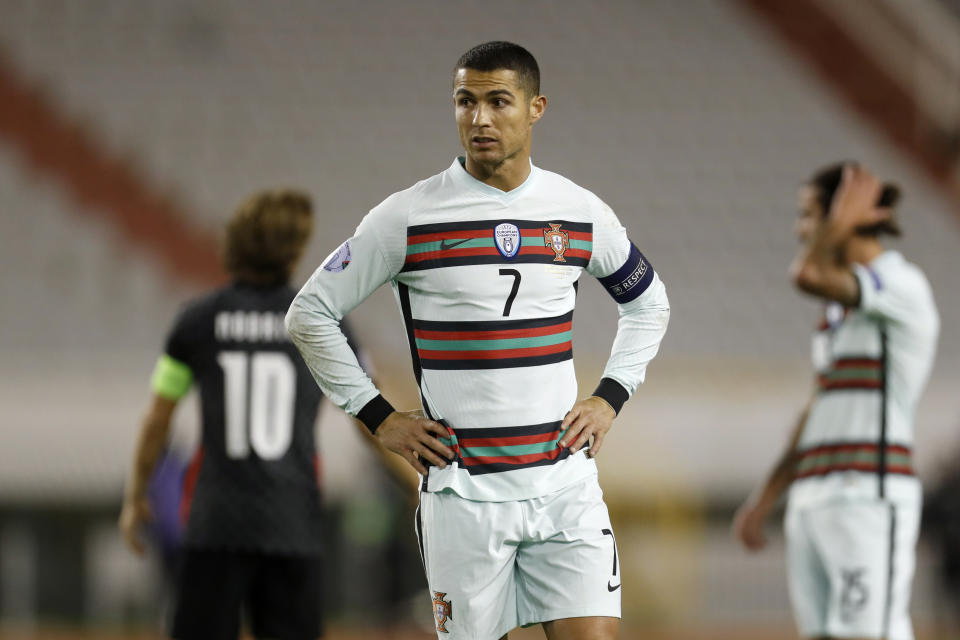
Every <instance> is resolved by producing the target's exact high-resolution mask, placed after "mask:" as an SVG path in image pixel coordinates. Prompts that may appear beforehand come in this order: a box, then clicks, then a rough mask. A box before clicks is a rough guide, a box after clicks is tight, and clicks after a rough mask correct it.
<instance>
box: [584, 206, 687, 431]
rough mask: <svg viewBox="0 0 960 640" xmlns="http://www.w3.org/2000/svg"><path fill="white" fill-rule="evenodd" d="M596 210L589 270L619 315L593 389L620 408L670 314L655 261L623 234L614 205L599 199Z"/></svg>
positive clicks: (640, 377)
mask: <svg viewBox="0 0 960 640" xmlns="http://www.w3.org/2000/svg"><path fill="white" fill-rule="evenodd" d="M595 215H596V218H595V219H596V221H595V223H594V252H593V255H592V256H591V260H590V263H589V265H588V266H587V271H588V272H589V273H591V274H592V275H593V276H595V277H596V278H597V279H598V280H599V281H600V283H601V284H602V285H603V286H604V288H605V289H606V290H607V292H608V293H609V294H610V296H611V297H612V298H613V299H614V300H615V301H616V302H617V305H618V307H619V312H620V319H619V321H618V323H617V335H616V338H615V339H614V341H613V348H612V349H611V352H610V358H609V359H608V360H607V366H606V368H605V369H604V372H603V377H602V379H601V381H600V384H599V385H598V387H597V389H596V391H594V395H597V396H600V397H601V398H603V399H604V400H606V401H607V402H609V403H610V405H611V406H612V407H613V408H614V410H615V411H617V412H618V413H619V411H620V408H621V407H622V406H623V403H624V402H626V401H627V399H629V398H630V396H632V395H633V393H634V392H635V391H636V390H637V387H639V386H640V384H641V383H643V381H644V378H645V376H646V370H647V365H648V364H649V363H650V361H651V360H653V358H654V356H656V355H657V351H658V350H659V348H660V341H661V340H662V339H663V336H664V334H665V333H666V331H667V324H668V322H669V320H670V302H669V300H668V299H667V292H666V288H665V287H664V285H663V282H661V280H660V278H659V276H658V275H657V274H656V272H655V271H654V269H653V266H652V265H651V264H650V262H649V261H648V260H647V259H646V257H645V256H644V255H643V254H642V253H640V250H639V249H637V247H636V246H635V245H634V244H633V243H632V242H630V240H629V239H628V238H627V235H626V230H625V229H624V228H623V227H622V226H621V225H620V223H619V221H618V220H617V218H616V216H615V215H614V213H613V211H611V210H610V209H609V207H607V206H606V205H605V204H603V203H602V202H600V201H599V200H598V201H597V208H596V214H595Z"/></svg>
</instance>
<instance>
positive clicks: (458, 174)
mask: <svg viewBox="0 0 960 640" xmlns="http://www.w3.org/2000/svg"><path fill="white" fill-rule="evenodd" d="M465 162H466V158H465V157H464V156H458V157H457V158H455V159H454V161H453V164H451V165H450V168H449V169H448V171H449V172H450V175H451V176H452V177H453V179H454V180H455V181H456V182H457V183H458V184H461V185H463V186H465V187H467V188H470V189H473V190H474V191H477V192H479V193H482V194H484V195H487V196H490V197H493V198H496V199H497V200H500V201H501V202H503V203H509V202H513V201H514V200H516V199H517V198H519V197H520V196H521V195H523V194H524V193H525V192H526V191H527V190H528V189H530V185H531V184H533V183H534V182H535V181H536V179H537V176H538V174H539V173H540V169H538V168H537V167H536V166H534V164H533V159H531V160H530V174H529V175H528V176H527V179H526V180H524V181H523V183H522V184H521V185H520V186H518V187H517V188H516V189H512V190H510V191H501V190H500V189H497V188H496V187H491V186H490V185H489V184H487V183H486V182H481V181H480V180H477V179H476V178H474V177H473V176H472V175H470V173H469V172H468V171H467V169H466V167H465V166H464V163H465Z"/></svg>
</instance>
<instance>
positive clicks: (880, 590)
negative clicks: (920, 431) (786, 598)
mask: <svg viewBox="0 0 960 640" xmlns="http://www.w3.org/2000/svg"><path fill="white" fill-rule="evenodd" d="M919 529H920V505H919V504H918V505H909V506H905V505H893V504H892V503H889V502H884V501H880V500H874V501H864V502H838V503H831V504H827V505H823V506H817V507H803V508H790V507H788V508H787V515H786V522H785V533H786V540H787V572H788V574H789V586H790V599H791V601H792V603H793V611H794V616H795V617H796V622H797V628H798V630H799V632H800V635H801V636H804V637H820V636H829V637H833V638H849V637H855V638H886V639H888V640H913V628H912V626H911V624H910V615H909V612H908V608H909V604H910V582H911V581H912V579H913V570H914V564H915V557H914V552H915V548H916V544H917V534H918V533H919Z"/></svg>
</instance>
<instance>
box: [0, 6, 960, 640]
mask: <svg viewBox="0 0 960 640" xmlns="http://www.w3.org/2000/svg"><path fill="white" fill-rule="evenodd" d="M493 39H507V40H512V41H515V42H518V43H520V44H522V45H524V46H525V47H527V48H528V49H529V50H530V51H531V52H532V53H533V54H534V55H535V56H536V57H537V59H538V61H539V63H540V66H541V72H542V90H543V92H544V93H545V94H546V95H547V97H548V99H549V104H548V108H547V113H546V116H545V118H544V119H543V120H542V122H541V123H540V124H538V125H537V127H536V129H535V132H534V154H533V158H534V162H535V163H536V164H537V165H539V166H541V167H543V168H546V169H550V170H552V171H556V172H558V173H561V174H562V175H564V176H566V177H568V178H570V179H572V180H574V181H575V182H577V183H579V184H580V185H582V186H584V187H586V188H588V189H590V190H592V191H594V192H595V193H597V194H598V195H599V196H600V197H601V198H603V199H604V200H605V201H606V202H607V203H608V204H609V205H610V206H611V207H612V208H613V209H614V210H615V211H616V212H617V213H618V215H619V217H620V219H621V221H622V222H623V223H624V224H625V225H626V227H627V228H628V229H629V231H630V233H631V236H632V238H633V239H634V241H635V242H636V243H637V245H638V246H639V247H640V248H641V249H642V250H643V251H644V253H645V254H646V255H647V256H648V257H649V258H650V260H651V262H652V263H653V264H654V266H655V267H656V268H657V271H658V272H659V273H660V275H661V277H662V278H663V280H664V281H665V282H666V285H667V288H668V292H669V295H670V300H671V303H672V308H673V314H672V319H671V325H670V329H669V331H668V334H667V337H666V339H665V341H664V343H663V345H662V349H661V354H660V356H659V357H658V359H657V360H656V361H655V362H654V363H653V364H652V365H651V367H650V370H649V372H648V378H647V383H646V384H645V385H644V386H643V387H642V388H641V390H640V391H639V393H638V394H637V396H635V398H634V399H633V400H632V401H631V402H630V403H628V404H627V405H626V407H625V409H624V411H623V412H622V413H621V416H620V418H619V419H618V420H617V423H616V428H615V429H614V430H613V431H612V432H611V434H610V436H609V438H608V440H607V444H606V446H605V448H604V450H603V452H602V453H601V455H600V458H599V461H598V462H599V466H600V474H601V476H600V480H601V485H602V486H603V487H604V490H605V492H606V497H607V499H608V502H609V504H610V507H611V511H612V514H613V521H614V524H615V526H616V528H617V535H618V541H619V545H620V548H621V549H620V550H621V556H622V562H623V564H624V567H625V569H624V589H623V593H624V623H623V633H622V637H625V638H633V637H645V638H651V637H661V636H662V637H671V638H723V637H731V638H733V637H736V638H752V637H756V638H760V637H763V638H779V637H783V638H790V637H793V634H794V632H793V624H792V620H791V616H790V610H789V604H788V601H787V591H786V582H785V570H784V559H783V553H782V537H781V535H780V524H779V522H774V523H772V526H771V536H772V543H771V547H770V548H769V549H768V550H767V551H765V552H764V553H762V554H760V555H755V556H750V555H748V554H746V553H745V552H743V551H742V550H741V549H740V548H739V547H738V546H736V545H735V544H734V543H733V541H732V540H731V538H730V535H729V522H730V518H731V515H732V513H733V510H734V509H735V507H736V506H737V505H738V504H739V502H740V501H742V500H743V499H744V497H745V496H746V495H747V493H748V492H749V491H750V489H751V488H752V487H753V485H754V484H755V483H757V482H759V481H760V479H761V478H762V476H763V474H765V473H766V471H767V470H768V469H769V467H770V466H771V464H772V462H773V460H774V458H775V456H776V455H778V453H779V452H780V448H781V447H782V445H783V443H784V441H785V438H786V437H787V431H788V429H789V427H790V425H791V423H792V422H793V421H794V420H795V418H796V415H797V413H798V411H799V409H800V407H801V405H802V404H803V403H804V401H805V400H806V398H807V397H808V396H809V394H810V392H811V389H812V373H811V369H810V365H809V362H808V355H809V335H810V332H811V330H812V329H813V327H814V325H815V323H816V321H817V318H818V313H819V310H818V306H817V304H816V303H814V302H812V301H810V300H808V299H804V298H801V297H800V296H799V295H798V294H797V293H795V292H794V291H793V290H792V288H791V286H790V284H789V282H788V278H787V266H788V264H789V262H790V260H791V258H792V255H793V252H794V250H795V241H794V239H793V236H792V233H791V229H792V224H793V220H794V217H795V215H796V203H795V197H796V190H797V187H798V186H799V185H800V184H801V183H802V182H803V181H804V180H805V179H806V178H807V177H808V176H809V175H810V174H811V173H812V172H813V170H814V169H816V168H818V167H820V166H821V165H824V164H827V163H830V162H834V161H838V160H841V159H847V158H853V159H859V160H861V161H863V162H865V163H867V164H868V165H869V166H871V167H872V168H873V169H875V170H876V171H877V172H878V173H879V174H880V175H881V176H882V177H883V178H884V179H887V180H892V181H894V182H897V183H899V184H900V185H901V186H902V187H903V190H904V192H905V199H904V202H903V205H902V208H901V220H902V223H903V227H904V229H905V238H904V239H903V240H902V241H901V242H899V243H898V244H899V247H898V248H900V249H901V250H902V251H903V252H904V253H905V254H906V256H907V257H908V258H909V259H911V260H913V261H915V262H916V263H918V264H919V265H920V266H921V267H922V268H923V269H924V270H925V271H926V273H927V275H928V277H929V279H930V281H931V282H932V285H933V290H934V293H935V296H936V298H937V301H938V304H939V307H940V313H941V319H942V335H941V342H940V353H939V356H938V360H937V363H936V367H935V370H934V373H933V376H932V378H931V381H930V384H929V386H928V390H927V392H926V395H925V396H924V399H923V401H922V403H921V405H920V409H919V413H918V416H917V424H916V430H917V445H916V460H917V466H918V469H919V473H920V475H921V477H922V479H923V480H924V483H925V486H926V488H927V491H928V507H930V506H931V505H935V506H936V508H928V517H927V519H926V522H925V529H924V534H923V537H922V540H921V544H920V549H919V558H918V570H917V576H916V580H915V588H914V604H913V613H914V621H915V624H916V626H917V631H918V636H919V637H920V638H926V639H932V638H948V637H957V635H958V634H960V631H958V630H957V628H958V627H957V623H958V620H957V612H958V611H960V596H958V592H957V591H955V590H953V591H952V590H951V589H950V585H951V584H953V583H951V582H950V577H951V575H952V574H951V568H952V567H953V566H954V565H953V564H951V561H950V558H951V556H949V555H944V554H945V553H948V552H949V545H948V544H947V543H948V542H950V541H951V540H952V544H958V543H960V533H958V529H957V527H958V524H957V522H958V516H957V513H958V512H960V489H956V488H950V487H951V486H960V484H957V483H956V480H955V479H954V480H951V476H956V475H957V471H958V462H957V461H958V459H960V400H958V393H957V391H958V389H960V339H958V336H957V331H956V327H958V326H960V297H958V293H960V291H958V289H960V285H958V277H960V273H958V266H960V260H958V249H960V3H958V2H957V0H856V1H846V0H623V1H596V2H574V1H572V0H555V1H548V0H525V1H524V2H516V1H515V0H486V1H485V2H469V3H467V2H445V1H440V0H436V1H432V0H430V1H428V0H414V1H409V2H394V1H388V0H377V1H362V0H343V1H318V2H313V1H306V0H303V1H293V0H290V1H280V2H273V3H266V2H258V1H256V0H236V1H219V0H215V1H214V0H212V1H208V2H201V1H188V0H138V1H137V2H127V1H125V0H71V1H66V0H0V255H2V262H0V264H2V269H0V318H2V319H0V637H3V638H33V637H36V638H73V637H91V638H93V637H97V638H101V637H102V638H108V637H109V638H117V639H120V638H133V637H143V638H156V637H160V634H161V631H160V630H161V629H162V626H161V623H162V619H163V616H164V615H165V602H166V595H165V594H166V590H165V587H164V570H163V563H162V562H161V554H160V553H159V552H157V553H153V554H151V556H150V557H148V558H147V559H139V558H136V557H134V556H133V555H131V554H129V553H128V552H127V551H126V549H125V548H124V547H123V545H122V543H121V540H120V537H119V534H118V531H117V529H116V525H115V523H116V517H117V515H118V512H119V505H120V498H121V495H122V487H123V482H124V478H125V474H126V472H127V469H128V465H129V463H130V456H131V453H132V449H133V443H134V438H135V435H136V432H137V429H138V428H139V421H140V418H141V415H142V412H143V411H144V409H145V407H146V403H147V399H148V395H149V385H148V382H149V376H150V373H151V370H152V367H153V364H154V362H155V361H156V358H157V357H158V355H159V353H160V349H161V347H162V344H163V339H164V336H165V334H166V332H167V330H168V328H169V326H170V324H171V322H172V320H173V318H174V315H175V314H176V312H177V310H178V309H179V308H180V306H181V305H182V304H183V303H184V302H185V301H186V300H188V299H190V298H192V297H194V296H197V295H199V294H200V293H202V292H203V291H205V290H206V289H208V288H210V287H212V286H215V285H217V284H219V283H221V282H223V281H224V279H225V276H224V274H223V272H222V270H221V268H220V266H219V258H218V254H217V252H218V241H219V234H220V230H221V228H222V226H223V223H224V222H225V220H226V219H227V217H228V216H229V215H230V214H231V212H232V211H233V208H234V207H235V206H236V204H237V203H238V202H239V201H240V200H241V199H243V197H244V196H245V195H246V194H248V193H250V192H252V191H254V190H257V189H260V188H264V187H269V186H275V185H291V186H296V187H301V188H304V189H306V190H308V191H309V192H310V193H311V194H313V196H314V198H315V203H316V206H317V210H318V213H319V217H318V221H319V224H318V227H317V231H316V232H315V235H314V239H313V241H312V243H311V246H310V248H309V251H308V254H307V255H306V258H305V260H304V261H303V263H302V265H301V269H300V272H299V273H298V274H297V284H299V283H302V282H303V280H304V279H305V278H306V277H307V276H308V275H309V273H310V272H311V271H312V270H313V269H314V268H315V267H316V265H318V264H319V263H320V262H321V261H322V259H323V258H324V256H326V255H327V254H328V253H330V252H331V251H332V250H333V249H334V248H335V247H336V246H337V245H339V244H340V243H341V242H342V241H343V240H344V239H346V238H347V237H349V236H350V235H351V234H352V231H353V229H354V228H355V227H356V225H357V223H358V222H359V221H360V219H361V217H362V216H363V215H364V214H365V213H366V212H367V211H368V210H369V209H370V208H372V207H373V206H375V205H376V204H378V203H379V202H380V201H381V200H382V199H384V198H385V197H386V196H387V195H389V194H390V193H392V192H395V191H398V190H401V189H404V188H406V187H408V186H410V185H411V184H413V183H414V182H416V181H418V180H420V179H422V178H425V177H428V176H430V175H433V174H435V173H438V172H440V171H442V170H443V169H445V168H446V167H447V166H448V165H449V164H450V162H451V161H452V159H453V158H454V156H456V155H457V154H458V153H459V151H460V148H459V144H458V139H457V136H456V130H455V126H454V121H453V110H452V100H451V97H450V83H451V68H452V66H453V64H454V63H455V61H456V59H457V58H458V57H459V56H460V54H461V53H463V52H464V51H465V50H466V49H468V48H469V47H471V46H473V45H474V44H478V43H480V42H484V41H487V40H493ZM580 295H581V300H580V304H579V305H578V309H577V312H576V316H575V322H574V327H575V338H574V343H575V360H576V364H577V367H578V374H579V376H580V380H581V386H582V389H583V391H584V392H586V391H589V390H591V389H592V388H593V387H594V385H595V384H596V381H597V380H598V378H599V376H600V372H601V371H602V369H603V365H604V363H605V360H606V357H607V355H608V353H609V348H610V345H611V341H612V338H613V335H614V331H615V329H616V308H615V305H613V304H611V303H610V301H609V298H608V297H607V295H606V293H605V292H603V291H602V289H601V287H600V286H599V285H598V284H597V283H596V282H594V281H592V280H591V279H589V278H586V279H585V281H584V284H583V286H582V287H581V289H580ZM350 320H351V321H352V322H353V325H354V327H355V328H356V330H357V333H358V335H359V338H360V339H361V340H362V342H363V345H364V346H365V348H366V349H367V351H369V353H370V354H371V356H372V359H373V362H374V364H375V367H376V371H377V375H378V379H379V381H380V384H381V387H382V388H383V389H384V391H385V395H386V396H387V397H388V398H389V399H390V400H391V401H392V402H393V403H394V404H395V405H396V406H398V407H404V408H410V409H412V408H414V407H415V405H416V402H417V400H416V388H415V385H414V382H413V376H412V375H411V369H410V357H409V351H408V348H407V345H406V341H405V337H404V333H403V329H402V324H401V318H400V314H399V312H398V311H397V310H396V308H395V304H394V301H393V298H392V295H391V294H390V293H389V291H388V290H381V291H379V292H378V293H376V294H375V295H374V296H373V297H372V298H370V299H369V300H368V301H367V302H365V303H364V304H363V305H361V306H360V307H359V308H358V309H356V310H355V311H354V312H353V313H352V314H351V315H350ZM197 423H198V416H197V408H196V402H195V401H194V402H192V403H190V402H188V403H186V406H184V407H182V408H181V409H180V410H179V411H178V413H177V415H176V433H175V437H174V445H173V446H174V448H175V449H176V450H178V451H181V452H183V454H184V456H189V453H190V450H191V448H192V447H193V446H194V444H195V442H196V431H197ZM319 429H320V434H321V435H320V442H321V455H322V458H323V483H324V495H325V501H326V504H327V512H328V514H329V518H328V525H329V545H330V553H329V554H328V558H327V573H326V580H327V588H326V603H327V609H328V618H329V620H330V628H331V637H332V638H348V637H351V638H352V637H375V636H376V633H378V632H379V633H383V634H392V636H393V637H406V636H409V637H411V638H420V637H423V638H427V637H431V635H432V631H431V629H432V617H431V612H430V605H429V597H428V596H427V592H426V586H425V583H424V581H423V578H422V569H421V567H420V561H419V558H418V556H417V552H416V549H415V546H414V545H415V538H414V536H413V526H412V513H413V506H414V503H415V497H414V498H411V497H410V496H409V494H408V493H407V492H406V491H405V489H404V488H403V486H402V485H401V484H398V483H397V482H395V481H394V480H392V479H391V477H390V475H389V474H387V473H383V472H379V471H377V472H370V471H369V470H370V469H371V468H372V467H371V464H370V456H371V455H372V454H371V453H370V452H369V450H368V449H367V448H366V447H365V446H364V444H363V442H362V441H361V438H360V437H359V435H358V432H357V430H356V428H355V427H354V425H353V424H352V423H351V421H350V420H349V419H347V417H345V416H344V415H343V414H342V413H341V412H339V410H336V409H335V408H332V407H326V408H325V409H324V411H323V413H322V416H321V419H320V426H319ZM361 469H362V470H363V471H362V472H361V471H360V470H361ZM950 482H954V483H955V484H954V485H950V484H949V483H950ZM940 487H947V488H946V489H940V490H939V491H938V488H940ZM945 541H946V542H945ZM539 633H540V632H539V631H536V632H535V633H534V632H532V631H529V632H524V633H521V634H517V636H518V637H520V638H528V637H539V636H538V634H539Z"/></svg>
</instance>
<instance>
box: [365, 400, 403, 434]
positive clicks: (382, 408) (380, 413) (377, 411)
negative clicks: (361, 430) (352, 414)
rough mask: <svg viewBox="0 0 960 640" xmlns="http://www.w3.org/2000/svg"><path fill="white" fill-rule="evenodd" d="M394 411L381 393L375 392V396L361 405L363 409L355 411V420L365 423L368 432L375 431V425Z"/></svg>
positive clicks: (377, 425)
mask: <svg viewBox="0 0 960 640" xmlns="http://www.w3.org/2000/svg"><path fill="white" fill-rule="evenodd" d="M394 411H395V409H394V408H393V405H392V404H390V403H389V402H387V399H386V398H384V397H383V396H382V395H379V394H377V397H376V398H374V399H373V400H371V401H370V402H368V403H367V404H365V405H363V409H360V411H359V412H358V413H357V420H359V421H360V422H362V423H363V424H364V425H366V427H367V429H369V430H370V433H375V432H376V431H377V427H379V426H380V424H381V423H382V422H383V421H384V420H386V419H387V416H389V415H390V414H391V413H393V412H394Z"/></svg>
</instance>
